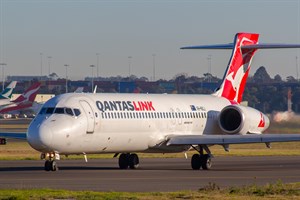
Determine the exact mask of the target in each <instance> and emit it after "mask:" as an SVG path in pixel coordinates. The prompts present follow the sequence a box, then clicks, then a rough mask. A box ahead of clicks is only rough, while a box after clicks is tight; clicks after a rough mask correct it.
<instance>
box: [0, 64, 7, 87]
mask: <svg viewBox="0 0 300 200" xmlns="http://www.w3.org/2000/svg"><path fill="white" fill-rule="evenodd" d="M0 65H1V66H2V91H3V90H4V82H5V79H4V67H5V66H6V65H7V64H6V63H0Z"/></svg>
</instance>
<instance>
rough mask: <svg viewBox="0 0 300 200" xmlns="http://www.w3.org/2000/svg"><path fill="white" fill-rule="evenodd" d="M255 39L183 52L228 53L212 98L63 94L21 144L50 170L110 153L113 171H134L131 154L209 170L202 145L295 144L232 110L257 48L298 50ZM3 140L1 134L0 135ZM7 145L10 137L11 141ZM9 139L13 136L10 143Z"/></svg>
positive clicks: (243, 37) (244, 36)
mask: <svg viewBox="0 0 300 200" xmlns="http://www.w3.org/2000/svg"><path fill="white" fill-rule="evenodd" d="M258 37H259V35H258V34H252V33H238V34H236V36H235V39H234V43H231V44H225V45H206V46H193V47H185V48H183V49H233V51H232V56H231V59H230V61H229V64H228V67H227V69H226V71H225V75H224V78H223V82H222V84H221V85H220V87H219V88H218V89H217V90H216V92H215V93H213V94H212V95H179V94H172V95H171V94H161V95H158V94H104V93H101V94H94V93H92V94H91V93H68V94H62V95H59V96H56V97H54V98H52V99H50V100H49V101H47V102H46V103H45V104H44V105H43V107H42V109H41V111H40V112H39V114H38V115H37V116H36V118H35V119H34V120H33V121H32V122H31V124H30V126H29V128H28V132H27V141H28V143H29V144H30V145H31V146H32V147H33V148H34V149H36V150H38V151H40V152H41V158H42V159H46V161H45V170H46V171H50V170H51V171H55V170H57V164H56V160H59V159H60V155H70V154H83V155H84V157H85V159H86V160H87V156H86V155H87V154H91V153H115V157H116V156H118V155H120V156H119V167H120V168H121V169H127V168H128V167H129V168H132V169H134V168H137V167H138V165H139V158H138V156H137V154H136V153H134V152H146V153H153V152H155V153H170V152H185V151H188V150H190V149H194V150H196V151H197V152H198V153H196V154H194V155H193V156H192V159H191V167H192V169H195V170H198V169H200V168H202V169H209V168H211V164H212V162H211V158H212V157H213V156H212V153H211V151H210V149H209V146H210V145H222V146H223V147H224V150H226V151H228V150H229V145H230V144H246V143H266V145H267V146H268V147H269V146H270V142H286V141H300V134H299V135H298V134H296V135H291V134H276V135H272V134H262V132H263V131H264V130H266V129H267V128H268V126H269V119H268V117H267V116H266V115H265V114H263V113H262V112H260V111H258V110H256V109H254V108H250V107H246V106H243V105H240V102H241V100H242V95H243V92H244V88H245V84H246V80H247V77H248V74H249V70H250V64H251V60H252V57H253V55H254V53H255V52H256V50H257V49H260V48H300V45H282V44H259V43H258ZM0 136H2V137H7V136H8V134H5V133H2V134H0ZM11 137H13V136H11ZM16 137H17V136H16Z"/></svg>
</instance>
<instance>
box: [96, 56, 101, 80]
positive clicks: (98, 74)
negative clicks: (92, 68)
mask: <svg viewBox="0 0 300 200" xmlns="http://www.w3.org/2000/svg"><path fill="white" fill-rule="evenodd" d="M96 56H97V78H99V56H100V54H99V53H96Z"/></svg>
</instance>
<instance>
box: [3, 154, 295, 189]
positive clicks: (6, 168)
mask: <svg viewBox="0 0 300 200" xmlns="http://www.w3.org/2000/svg"><path fill="white" fill-rule="evenodd" d="M140 163H141V164H140V168H139V169H136V170H129V169H128V170H120V169H118V167H117V159H99V160H89V162H88V163H85V162H84V161H83V160H62V161H58V165H59V171H57V172H46V171H44V170H43V165H44V162H43V161H0V177H1V178H0V188H17V189H24V188H53V189H70V190H94V191H128V192H152V191H177V190H198V189H199V188H202V187H204V186H207V185H208V184H209V183H215V184H217V185H218V186H221V187H226V186H228V187H229V186H241V185H249V184H258V185H262V184H266V183H275V182H276V181H278V180H281V181H283V182H288V183H290V182H299V181H300V158H299V157H297V156H282V157H281V156H270V157H216V158H214V159H213V164H214V166H213V169H211V170H208V171H203V170H199V171H194V170H191V167H190V159H188V160H186V159H185V158H166V159H162V158H155V159H154V158H144V159H140Z"/></svg>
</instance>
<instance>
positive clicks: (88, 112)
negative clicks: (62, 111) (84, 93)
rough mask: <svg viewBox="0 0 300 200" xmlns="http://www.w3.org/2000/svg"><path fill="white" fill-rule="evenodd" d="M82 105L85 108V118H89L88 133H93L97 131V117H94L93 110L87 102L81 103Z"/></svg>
mask: <svg viewBox="0 0 300 200" xmlns="http://www.w3.org/2000/svg"><path fill="white" fill-rule="evenodd" d="M80 105H81V106H82V107H83V110H84V112H85V116H86V118H87V130H86V133H93V132H94V129H95V116H94V112H93V109H92V107H91V105H90V104H89V103H88V102H87V101H80Z"/></svg>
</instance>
